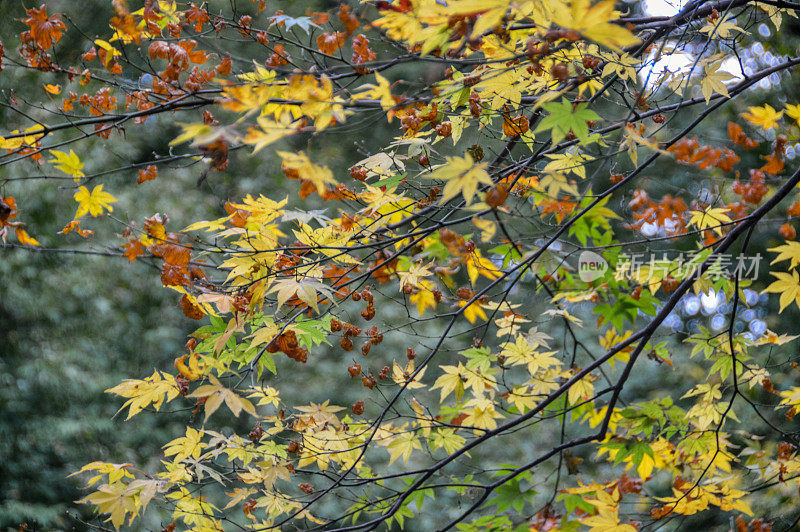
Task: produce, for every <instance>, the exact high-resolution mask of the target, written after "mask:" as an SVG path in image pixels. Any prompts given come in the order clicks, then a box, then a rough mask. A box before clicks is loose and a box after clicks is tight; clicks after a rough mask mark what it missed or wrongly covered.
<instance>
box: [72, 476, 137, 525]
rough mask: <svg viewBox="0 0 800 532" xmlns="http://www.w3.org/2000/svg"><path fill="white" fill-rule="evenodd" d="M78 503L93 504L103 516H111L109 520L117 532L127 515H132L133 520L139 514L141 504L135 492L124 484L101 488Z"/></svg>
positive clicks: (108, 485)
mask: <svg viewBox="0 0 800 532" xmlns="http://www.w3.org/2000/svg"><path fill="white" fill-rule="evenodd" d="M78 502H80V503H89V504H93V505H95V506H96V507H97V511H98V512H100V513H101V514H110V517H109V518H108V520H109V521H111V524H112V525H114V528H116V529H117V530H119V527H120V526H122V524H123V523H124V522H125V516H126V515H127V514H131V518H133V516H135V515H136V514H137V513H139V503H138V502H137V498H136V493H135V491H134V490H132V489H129V488H128V486H126V485H125V484H123V483H122V482H115V483H113V484H107V485H103V486H100V487H99V488H98V489H97V491H95V492H94V493H91V494H89V495H87V496H86V497H84V498H83V499H81V500H79V501H78Z"/></svg>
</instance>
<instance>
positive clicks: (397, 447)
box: [386, 432, 422, 464]
mask: <svg viewBox="0 0 800 532" xmlns="http://www.w3.org/2000/svg"><path fill="white" fill-rule="evenodd" d="M414 449H420V450H422V444H421V443H420V441H419V438H417V437H416V436H414V433H413V432H404V433H402V434H400V435H398V436H396V437H395V438H394V439H393V440H392V442H391V443H390V444H389V445H387V446H386V450H387V451H389V458H390V459H389V463H390V464H391V463H392V462H394V461H395V460H397V459H398V458H400V457H401V456H402V457H403V462H405V463H408V459H409V458H410V457H411V453H412V452H414Z"/></svg>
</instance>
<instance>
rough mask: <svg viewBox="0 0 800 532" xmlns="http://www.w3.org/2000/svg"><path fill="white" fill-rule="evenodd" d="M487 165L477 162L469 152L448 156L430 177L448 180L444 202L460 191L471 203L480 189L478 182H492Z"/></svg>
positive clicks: (444, 191) (485, 183)
mask: <svg viewBox="0 0 800 532" xmlns="http://www.w3.org/2000/svg"><path fill="white" fill-rule="evenodd" d="M486 166H487V164H486V163H480V164H475V162H474V161H473V160H472V157H471V156H470V155H469V154H466V155H464V157H448V158H447V163H445V164H443V165H442V166H440V167H438V168H437V169H436V170H434V171H433V172H431V174H430V175H429V176H428V177H429V178H430V179H440V180H442V181H447V184H446V185H445V186H444V190H443V191H442V200H441V202H442V203H444V202H446V201H448V200H450V199H451V198H453V197H455V196H456V195H458V193H459V192H460V193H461V194H462V195H463V196H464V200H465V201H466V202H467V205H469V204H470V203H472V198H473V197H474V196H475V193H476V192H477V190H478V184H484V185H491V184H492V179H491V178H490V177H489V174H488V173H487V172H486Z"/></svg>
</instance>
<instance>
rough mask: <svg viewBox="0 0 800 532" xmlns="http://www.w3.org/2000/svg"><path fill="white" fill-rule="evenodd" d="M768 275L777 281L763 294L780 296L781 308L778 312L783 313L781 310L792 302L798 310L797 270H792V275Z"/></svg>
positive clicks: (799, 301)
mask: <svg viewBox="0 0 800 532" xmlns="http://www.w3.org/2000/svg"><path fill="white" fill-rule="evenodd" d="M769 273H770V275H773V276H775V277H777V278H778V279H777V280H776V281H773V283H772V284H771V285H769V286H768V287H767V288H766V290H764V292H768V293H770V294H780V295H781V297H780V300H779V301H780V307H781V308H780V310H779V311H778V312H783V309H785V308H786V307H788V306H789V305H790V304H791V303H792V301H794V302H795V304H796V305H797V307H798V308H800V277H798V275H797V270H792V273H786V272H769Z"/></svg>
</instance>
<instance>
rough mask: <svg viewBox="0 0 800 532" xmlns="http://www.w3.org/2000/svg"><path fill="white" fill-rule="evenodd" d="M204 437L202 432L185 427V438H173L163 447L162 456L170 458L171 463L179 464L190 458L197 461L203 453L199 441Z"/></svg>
mask: <svg viewBox="0 0 800 532" xmlns="http://www.w3.org/2000/svg"><path fill="white" fill-rule="evenodd" d="M204 435H205V432H203V431H202V430H195V429H193V428H192V427H186V436H181V437H179V438H175V439H174V440H172V441H171V442H169V443H167V444H166V445H164V447H163V448H164V456H172V455H175V458H173V459H172V460H173V462H181V461H183V460H185V459H186V458H189V457H190V456H191V457H192V458H194V459H195V460H197V459H198V458H200V454H201V453H202V452H203V444H202V443H200V440H201V439H202V438H203V436H204Z"/></svg>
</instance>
